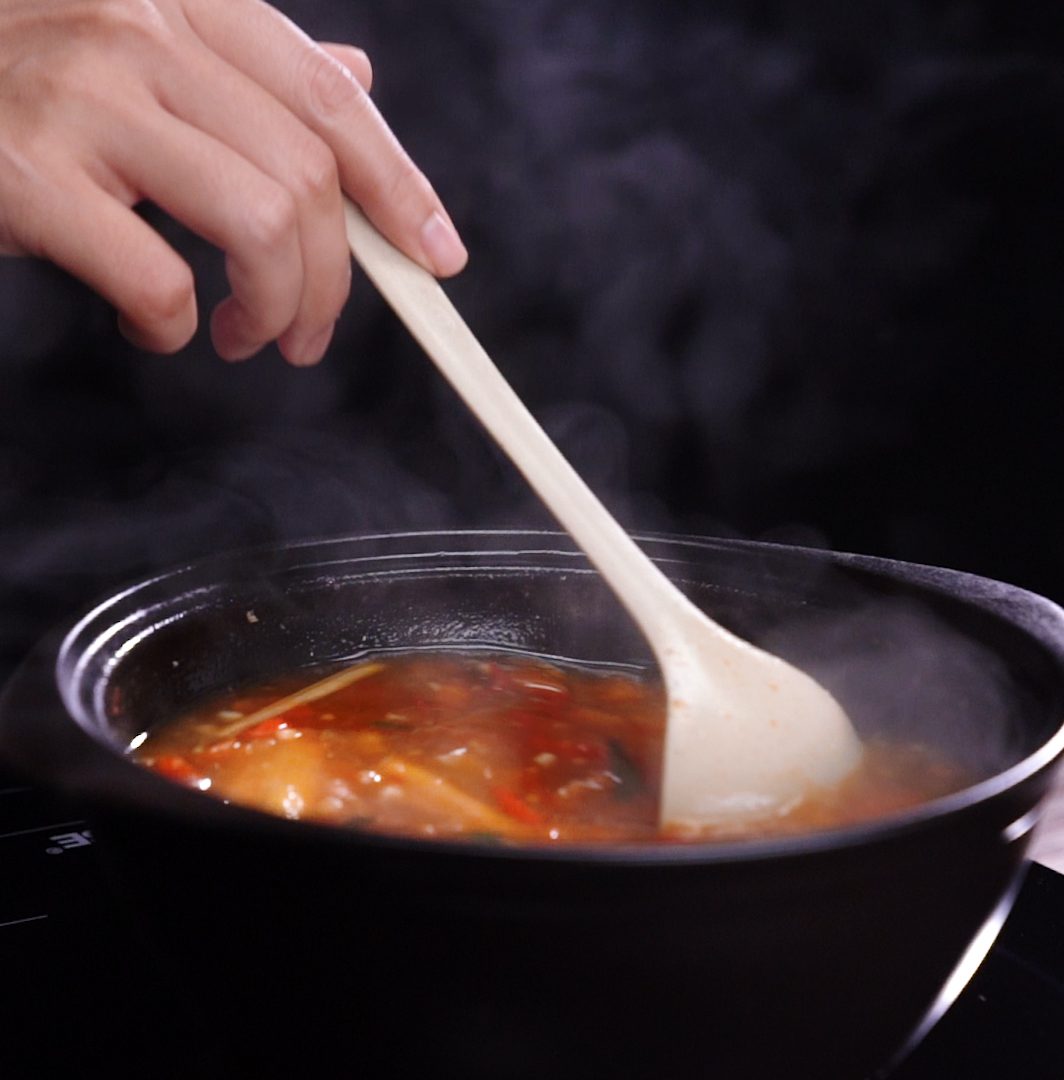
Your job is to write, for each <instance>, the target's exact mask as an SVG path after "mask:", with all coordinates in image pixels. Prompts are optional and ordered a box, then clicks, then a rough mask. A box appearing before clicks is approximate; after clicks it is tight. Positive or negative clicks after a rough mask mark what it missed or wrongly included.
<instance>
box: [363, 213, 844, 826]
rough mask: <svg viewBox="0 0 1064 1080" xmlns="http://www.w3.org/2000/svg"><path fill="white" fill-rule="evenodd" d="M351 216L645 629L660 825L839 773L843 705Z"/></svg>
mask: <svg viewBox="0 0 1064 1080" xmlns="http://www.w3.org/2000/svg"><path fill="white" fill-rule="evenodd" d="M345 212H346V215H347V238H348V242H349V243H350V246H351V252H352V254H353V255H354V257H355V259H356V260H357V261H358V263H359V264H360V265H361V267H362V269H363V270H364V271H365V272H366V274H367V275H368V276H369V278H370V280H371V281H372V282H373V283H374V285H376V287H377V288H378V289H379V290H380V292H381V294H382V295H383V296H384V298H385V299H386V300H387V301H388V303H389V304H390V305H391V306H392V308H393V309H394V310H395V312H396V314H397V315H398V316H399V318H400V319H402V321H403V322H404V323H405V324H406V326H407V328H408V329H409V330H410V332H411V333H412V334H413V336H414V337H415V338H416V339H417V341H418V342H419V343H420V344H421V346H422V348H423V349H424V350H425V351H426V352H427V353H428V354H429V356H430V357H431V358H432V360H433V361H434V362H435V363H436V366H437V367H438V368H439V369H440V371H441V372H442V373H443V375H444V376H445V377H446V379H447V380H448V381H449V382H450V383H451V385H452V386H453V387H454V388H455V390H457V391H458V393H459V395H460V396H461V397H462V398H463V399H464V401H465V403H466V404H467V405H468V406H469V408H470V409H471V410H472V411H473V413H474V414H475V415H476V416H477V417H478V418H479V419H480V421H481V422H482V423H483V425H484V426H485V427H486V428H487V430H488V432H489V433H490V434H491V435H492V436H493V437H494V439H495V441H496V442H497V443H498V444H499V446H501V447H502V449H503V450H505V452H506V453H507V454H508V455H509V457H510V459H511V460H512V461H513V463H514V465H516V466H517V468H518V469H519V470H520V471H521V472H522V473H523V474H524V476H525V478H526V479H527V480H528V482H529V484H530V485H531V486H532V488H533V489H534V490H535V491H536V493H537V494H538V495H539V497H540V498H541V499H542V500H543V502H544V503H545V504H546V506H547V508H548V509H549V510H550V511H551V512H552V513H553V514H554V516H555V517H556V518H557V519H558V521H559V522H560V523H561V524H562V526H563V527H564V528H565V529H566V530H567V531H568V532H569V533H570V535H571V536H572V537H573V539H574V540H575V541H576V542H577V544H579V546H580V547H581V548H582V549H583V550H584V552H585V553H586V554H587V557H588V558H589V559H590V560H591V562H592V564H593V565H594V566H595V567H596V569H597V570H598V571H599V573H601V574H602V576H603V578H605V580H606V582H607V583H608V584H609V586H610V587H611V588H612V589H613V591H614V593H615V594H616V595H617V597H618V599H619V600H620V601H621V603H622V604H623V605H624V607H625V608H626V609H627V610H628V612H629V613H630V614H631V616H632V618H633V619H634V620H635V622H636V623H637V624H638V626H639V628H640V629H641V630H642V632H643V634H644V635H645V636H646V639H647V641H648V643H649V645H650V647H651V649H652V651H653V653H654V656H655V658H656V659H657V662H658V665H659V667H660V669H661V673H662V677H663V679H664V683H665V689H666V694H667V700H668V713H667V723H666V737H665V755H664V773H663V777H662V800H661V821H662V823H663V824H670V825H672V824H684V823H688V824H701V823H705V822H711V821H717V820H727V819H729V818H735V817H739V816H748V815H761V814H766V813H771V812H773V811H775V810H778V809H780V808H782V807H784V806H786V804H788V803H790V802H792V801H793V800H796V799H799V798H800V797H801V796H802V794H803V793H804V792H805V791H806V790H807V789H808V788H809V787H810V786H813V785H819V784H831V783H833V782H835V781H837V780H840V779H841V778H842V777H843V776H845V775H846V774H847V773H848V772H849V771H850V770H851V769H852V768H853V767H854V765H855V764H856V762H857V760H858V759H859V757H860V755H861V744H860V742H859V740H858V739H857V736H856V734H855V733H854V730H853V727H852V725H851V724H850V721H849V719H848V717H847V716H846V714H845V712H844V711H843V710H842V708H841V707H840V706H839V704H838V702H836V701H835V699H834V698H833V697H832V696H831V695H830V694H829V693H828V692H827V690H825V689H824V688H823V687H822V686H820V685H819V684H818V683H816V682H815V681H814V680H813V679H811V678H810V677H809V676H808V675H805V674H804V673H803V672H801V671H798V670H797V669H796V668H794V667H792V666H791V665H789V664H787V663H785V662H784V661H783V660H781V659H779V658H778V657H775V656H772V655H770V654H768V653H766V652H763V651H761V650H760V649H757V648H755V647H754V646H752V645H750V644H748V643H747V642H745V641H743V640H741V639H740V638H737V637H736V636H735V635H733V634H731V633H730V632H728V631H727V630H725V629H724V628H723V627H721V626H718V625H717V624H716V623H715V622H713V621H712V620H711V619H709V618H708V617H707V616H706V615H705V614H704V613H703V612H702V611H700V610H699V609H698V608H697V607H695V605H694V604H693V603H692V602H691V601H690V600H688V599H687V598H686V597H685V596H684V595H683V593H681V592H680V590H679V589H678V588H677V587H676V586H675V585H673V584H672V582H670V581H669V579H668V578H666V577H665V575H664V574H663V573H662V572H661V571H660V570H659V569H658V568H657V566H655V565H654V563H653V562H651V561H650V559H649V558H648V557H647V556H646V555H645V554H644V553H643V552H642V550H641V549H640V548H639V547H638V546H637V545H636V543H635V542H634V541H633V540H632V538H631V537H630V536H629V535H628V534H627V533H626V532H625V531H624V529H622V528H621V526H620V525H619V524H618V523H617V521H616V520H615V519H614V518H613V517H612V516H611V515H610V514H609V512H608V511H607V510H606V508H605V507H604V506H603V505H602V503H600V502H599V500H598V499H597V498H596V497H595V495H594V494H593V493H592V492H591V490H590V488H588V486H587V485H586V484H585V483H584V481H583V480H582V479H581V478H580V476H579V475H578V474H577V473H576V471H575V470H574V469H573V468H572V466H571V465H570V464H569V463H568V461H566V460H565V458H564V457H563V456H562V454H561V452H560V451H559V450H558V448H557V447H556V446H555V445H554V443H552V442H551V441H550V439H549V438H548V437H547V435H546V433H545V432H544V431H543V429H542V428H541V427H540V426H539V424H538V423H537V422H536V421H535V419H534V418H533V417H532V414H531V413H530V412H529V411H528V410H527V409H526V408H525V406H524V405H523V403H522V402H521V400H520V399H519V398H518V397H517V395H516V394H515V393H514V391H513V390H512V389H511V387H510V385H509V384H508V383H507V382H506V380H505V379H504V378H503V377H502V375H501V374H500V373H499V371H498V369H497V368H496V367H495V365H494V364H493V363H492V361H491V359H490V358H489V357H488V355H487V353H486V352H485V351H484V349H483V348H482V347H481V346H480V344H479V343H478V341H477V339H476V338H475V337H474V336H473V333H472V331H470V329H469V327H468V326H467V325H466V324H465V322H464V321H463V320H462V318H461V316H460V315H459V314H458V312H457V311H456V310H455V308H454V306H453V305H452V303H451V301H450V300H449V299H448V298H447V294H446V293H445V292H444V291H443V289H442V288H441V287H440V285H439V283H438V282H437V281H436V279H435V278H434V277H433V276H432V275H431V274H429V273H428V272H427V271H425V270H423V269H422V268H421V267H420V266H418V265H417V264H416V263H415V262H414V261H413V260H411V259H409V258H408V257H407V256H406V255H404V254H403V253H402V252H400V251H399V250H398V249H396V248H395V247H393V246H392V244H391V243H389V242H388V241H387V240H386V239H385V238H384V237H383V236H381V234H380V233H379V232H378V231H377V230H376V229H375V228H374V227H373V225H371V224H370V223H369V221H368V220H367V219H366V218H365V216H364V215H363V214H362V212H361V211H360V210H358V209H357V208H356V207H355V206H354V205H353V204H351V203H350V202H347V204H346V206H345Z"/></svg>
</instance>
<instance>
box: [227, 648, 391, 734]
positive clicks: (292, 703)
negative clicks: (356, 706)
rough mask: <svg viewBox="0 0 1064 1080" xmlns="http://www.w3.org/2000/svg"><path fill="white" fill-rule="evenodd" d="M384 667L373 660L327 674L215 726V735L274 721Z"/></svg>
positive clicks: (238, 731) (235, 731)
mask: <svg viewBox="0 0 1064 1080" xmlns="http://www.w3.org/2000/svg"><path fill="white" fill-rule="evenodd" d="M383 668H384V665H383V664H381V663H377V662H376V661H371V662H369V663H366V662H362V663H358V664H355V665H353V666H352V667H349V668H344V669H343V671H334V672H333V673H332V674H331V675H326V676H325V678H324V679H319V680H318V681H317V682H315V683H311V684H310V686H304V687H303V689H302V690H297V691H296V692H295V693H294V694H289V695H288V696H287V697H283V698H281V699H280V700H279V701H275V702H273V703H272V704H271V705H264V706H263V707H262V708H261V709H256V710H255V711H254V712H253V713H248V715H247V716H244V717H242V718H241V719H240V720H237V721H235V722H234V723H232V724H228V725H226V726H225V727H223V728H215V734H216V736H217V737H218V738H219V739H231V738H233V736H234V735H239V734H240V733H241V732H242V731H247V729H248V728H251V727H254V726H255V725H256V724H261V723H262V722H263V720H272V719H273V718H274V717H275V716H280V715H281V713H284V712H287V711H288V710H289V709H294V708H295V707H296V706H297V705H306V704H307V703H308V702H310V701H318V700H319V699H320V698H323V697H328V696H329V695H330V694H335V693H336V691H337V690H343V688H344V687H345V686H350V685H351V684H352V683H356V682H358V681H359V680H360V679H368V678H369V676H370V675H376V674H377V672H378V671H381V670H383Z"/></svg>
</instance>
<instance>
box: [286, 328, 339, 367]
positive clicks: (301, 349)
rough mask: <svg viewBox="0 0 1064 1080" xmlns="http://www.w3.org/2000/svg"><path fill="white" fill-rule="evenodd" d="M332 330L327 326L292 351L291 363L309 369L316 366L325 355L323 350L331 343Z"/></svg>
mask: <svg viewBox="0 0 1064 1080" xmlns="http://www.w3.org/2000/svg"><path fill="white" fill-rule="evenodd" d="M333 329H334V328H333V327H332V326H327V327H325V329H324V330H320V331H318V333H316V334H314V335H313V336H311V337H309V338H308V339H307V340H306V341H304V342H303V344H302V345H299V346H297V347H296V348H295V349H293V350H292V355H291V357H290V360H291V362H292V363H293V364H296V365H297V366H298V367H310V366H311V365H312V364H316V363H317V362H318V361H319V360H320V359H321V358H322V357H323V356H324V355H325V350H326V349H327V348H328V347H329V342H330V341H332V336H333Z"/></svg>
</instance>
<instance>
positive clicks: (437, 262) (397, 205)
mask: <svg viewBox="0 0 1064 1080" xmlns="http://www.w3.org/2000/svg"><path fill="white" fill-rule="evenodd" d="M185 9H186V14H187V16H188V19H189V22H190V24H191V25H192V27H193V29H194V30H195V31H196V33H197V34H198V35H199V36H200V38H201V39H202V40H203V42H204V43H205V44H206V45H207V46H208V47H209V48H211V49H213V50H214V52H216V53H217V54H218V55H219V56H221V57H222V58H223V59H225V60H227V61H228V62H229V63H230V64H232V65H233V66H234V67H236V68H238V69H239V70H240V71H242V72H243V73H244V74H245V75H247V76H248V77H250V78H252V79H254V80H255V81H256V82H257V83H258V84H259V85H260V86H262V87H263V88H264V89H265V90H267V91H268V92H269V93H270V94H272V95H273V96H274V97H276V98H277V99H278V100H279V101H281V102H282V103H283V104H284V105H285V106H286V107H287V108H288V109H289V110H290V111H291V112H292V113H294V114H295V115H296V116H297V117H298V118H299V119H300V120H301V121H302V122H303V123H304V124H306V125H307V126H308V127H309V128H311V129H312V130H313V131H315V132H316V133H317V134H318V135H319V136H320V137H321V138H322V139H324V140H325V142H326V143H327V144H328V145H329V147H330V148H331V149H332V151H333V153H334V154H335V155H336V161H337V165H338V168H339V173H340V179H341V182H342V184H343V187H344V189H345V190H346V191H347V193H348V194H349V195H350V196H351V197H352V198H353V199H354V200H355V202H357V203H358V204H359V205H360V206H361V207H362V209H363V210H364V211H365V212H366V214H367V215H368V216H369V218H370V219H371V220H372V221H373V223H374V224H375V225H376V226H377V227H378V228H379V229H380V230H381V232H383V233H384V234H385V236H387V237H388V239H390V240H391V241H392V243H394V244H395V245H396V246H397V247H400V248H402V249H403V250H404V251H405V252H406V253H407V254H408V255H410V257H411V258H413V259H415V260H416V261H418V262H420V263H421V264H422V265H423V266H424V267H425V268H426V269H427V270H429V271H431V272H432V273H434V274H436V275H438V276H440V277H448V276H450V275H451V274H456V273H458V271H459V270H461V269H462V267H463V266H464V265H465V263H466V259H467V255H466V250H465V247H464V246H463V244H462V241H461V240H460V239H459V238H458V234H457V232H456V231H455V229H454V225H453V224H452V222H451V219H450V216H449V215H448V213H447V211H446V210H445V209H444V207H443V204H442V203H441V202H440V199H439V196H438V195H437V194H436V192H435V191H434V190H433V188H432V185H431V184H430V183H429V182H428V180H427V179H426V178H425V176H424V175H423V174H422V172H421V171H420V170H419V169H418V168H417V166H416V165H415V164H414V163H413V161H411V159H410V156H409V155H408V154H407V153H406V151H405V150H404V149H403V147H402V146H401V145H400V143H399V140H398V139H397V138H396V137H395V135H394V134H393V133H392V130H391V128H389V127H388V125H387V124H386V123H385V121H384V119H383V117H382V116H381V114H380V112H379V111H378V110H377V107H376V105H374V103H373V101H372V99H371V98H370V96H369V95H368V94H367V93H366V91H365V90H364V89H363V88H362V86H361V85H360V83H359V82H358V80H357V79H356V78H355V77H354V76H353V75H352V74H351V72H350V71H349V70H348V69H347V68H346V67H345V66H344V65H343V64H341V63H340V62H339V60H337V59H336V58H335V57H334V56H331V55H330V54H329V53H328V52H326V51H325V50H324V49H322V48H321V47H320V46H318V45H317V44H316V43H315V42H314V41H312V40H311V39H310V38H309V37H308V36H307V35H306V34H305V33H303V31H302V30H300V29H299V27H297V26H296V25H295V24H294V23H293V22H292V21H291V20H290V19H288V18H287V17H286V16H284V15H283V14H281V12H279V11H277V10H276V9H275V8H272V7H270V6H269V5H268V4H265V3H262V2H261V0H227V2H226V3H224V4H219V3H217V0H186V2H185Z"/></svg>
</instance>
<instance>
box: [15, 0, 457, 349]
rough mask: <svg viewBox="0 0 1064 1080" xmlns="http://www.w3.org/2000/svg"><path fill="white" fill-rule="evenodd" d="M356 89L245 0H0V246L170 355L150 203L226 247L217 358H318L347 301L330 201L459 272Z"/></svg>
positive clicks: (169, 309) (330, 59)
mask: <svg viewBox="0 0 1064 1080" xmlns="http://www.w3.org/2000/svg"><path fill="white" fill-rule="evenodd" d="M371 77H372V75H371V68H370V64H369V60H368V59H367V57H366V55H365V53H363V52H362V51H361V50H359V49H356V48H353V47H351V46H344V45H326V46H319V45H317V44H315V43H314V42H312V41H311V40H310V39H309V38H308V37H307V36H306V35H305V34H304V33H303V32H302V31H301V30H299V29H298V28H297V27H296V26H295V25H294V24H293V23H292V22H290V21H289V20H288V19H287V18H286V17H285V16H284V15H282V14H281V13H280V12H278V11H277V10H275V9H274V8H272V7H270V6H269V5H267V4H265V3H263V2H261V0H224V2H219V0H0V253H4V254H9V255H33V256H38V257H42V258H46V259H50V260H52V261H53V262H55V263H57V264H58V265H60V266H62V267H63V268H64V269H66V270H68V271H69V272H71V273H72V274H74V275H75V276H77V277H79V278H80V279H81V280H83V281H84V282H85V283H86V284H88V285H89V286H90V287H91V288H93V289H94V290H95V291H97V292H98V293H100V294H101V295H102V296H104V297H105V298H106V299H107V300H109V301H110V302H111V303H112V304H114V306H115V307H116V308H117V309H118V312H119V326H120V328H121V329H122V332H123V333H124V334H125V335H126V337H128V338H129V339H130V340H131V341H133V342H134V343H136V344H138V345H139V346H141V347H143V348H145V349H148V350H151V351H155V352H164V353H169V352H175V351H176V350H178V349H180V348H181V347H182V346H183V345H185V344H186V343H187V342H188V340H189V338H190V337H191V336H192V334H193V332H194V331H195V328H196V323H197V311H196V299H195V291H194V281H193V276H192V271H191V270H190V268H189V266H188V264H187V263H186V262H185V261H184V260H183V259H182V258H181V257H180V256H179V255H178V254H177V252H176V251H174V250H173V248H172V247H170V245H169V244H167V243H166V242H165V241H164V240H163V238H162V237H161V236H160V235H159V234H158V233H157V232H155V231H154V230H153V229H152V228H151V227H150V226H149V225H148V224H147V223H146V222H145V221H144V220H143V219H142V218H141V217H140V216H138V215H137V214H136V213H134V211H133V209H132V207H134V206H135V205H136V204H137V203H139V202H141V201H143V200H150V201H151V202H153V203H155V204H157V205H158V206H159V207H161V208H162V209H163V210H164V211H166V212H167V213H168V214H170V215H171V216H172V217H174V218H175V219H177V220H178V221H180V222H182V223H183V224H184V225H186V226H188V227H189V228H190V229H192V230H193V231H194V232H196V233H197V234H199V235H200V236H202V237H203V238H205V239H206V240H208V241H209V242H211V243H212V244H214V245H216V246H217V247H219V248H221V249H222V250H223V251H224V252H225V254H226V271H227V274H228V278H229V283H230V288H231V289H232V294H231V295H230V296H229V297H227V298H226V299H225V300H223V301H222V302H221V303H220V304H219V305H218V306H217V307H216V308H215V310H214V312H213V314H212V317H211V336H212V339H213V341H214V345H215V348H216V349H217V351H218V353H219V355H221V356H222V357H224V358H225V359H228V360H241V359H244V358H246V357H249V356H251V355H253V354H254V353H256V352H258V351H259V349H261V348H262V347H263V346H264V345H266V344H268V343H269V342H271V341H273V340H276V341H277V343H278V346H279V348H280V350H281V352H282V353H283V355H284V356H285V358H286V359H287V360H289V361H290V362H291V363H293V364H313V363H316V362H317V361H318V360H319V359H321V356H322V355H323V353H324V352H325V349H326V347H327V346H328V343H329V340H330V338H331V336H332V330H333V325H334V323H335V321H336V319H337V317H338V316H339V314H340V311H341V308H342V307H343V305H344V303H345V301H346V299H347V295H348V291H349V288H350V275H351V264H350V256H349V252H348V249H347V245H346V240H345V233H344V223H343V210H342V202H341V189H343V190H344V191H346V192H347V193H348V194H349V195H350V196H351V197H352V198H353V199H354V200H355V202H357V203H358V204H359V205H360V206H361V207H362V209H363V210H364V211H365V212H366V214H367V215H368V216H369V217H370V218H371V219H372V220H373V222H374V223H375V224H376V225H377V227H378V228H379V229H380V230H381V231H382V232H383V233H384V234H385V235H386V236H388V238H389V239H390V240H392V242H393V243H395V244H396V245H397V246H398V247H400V248H402V249H403V250H404V251H405V252H406V253H407V254H408V255H410V256H411V257H412V258H414V259H415V260H417V261H418V262H419V263H421V264H422V265H423V266H424V267H425V268H426V269H428V270H430V271H432V272H433V273H435V274H437V275H438V276H444V277H445V276H449V275H451V274H454V273H457V272H458V271H459V270H460V269H461V268H462V266H463V265H464V264H465V260H466V253H465V248H464V247H463V246H462V243H461V241H460V240H459V239H458V235H457V233H456V232H455V231H454V227H453V225H452V224H451V221H450V218H449V216H448V214H447V212H446V210H445V209H444V208H443V205H442V204H441V203H440V200H439V198H438V197H437V195H436V194H435V192H434V191H433V189H432V187H431V186H430V184H429V182H428V181H427V180H426V179H425V177H424V176H423V175H422V173H421V172H420V171H419V170H418V169H417V168H416V167H415V165H414V164H413V162H412V161H411V160H410V158H409V157H408V156H407V154H406V153H405V151H404V150H403V148H402V147H401V146H400V144H399V142H398V140H397V139H396V138H395V136H394V135H393V134H392V132H391V131H390V129H389V128H388V126H387V125H386V124H385V122H384V120H383V119H382V118H381V116H380V113H379V112H378V111H377V109H376V107H375V105H374V104H373V103H372V101H371V100H370V97H369V94H368V91H369V87H370V80H371Z"/></svg>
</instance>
